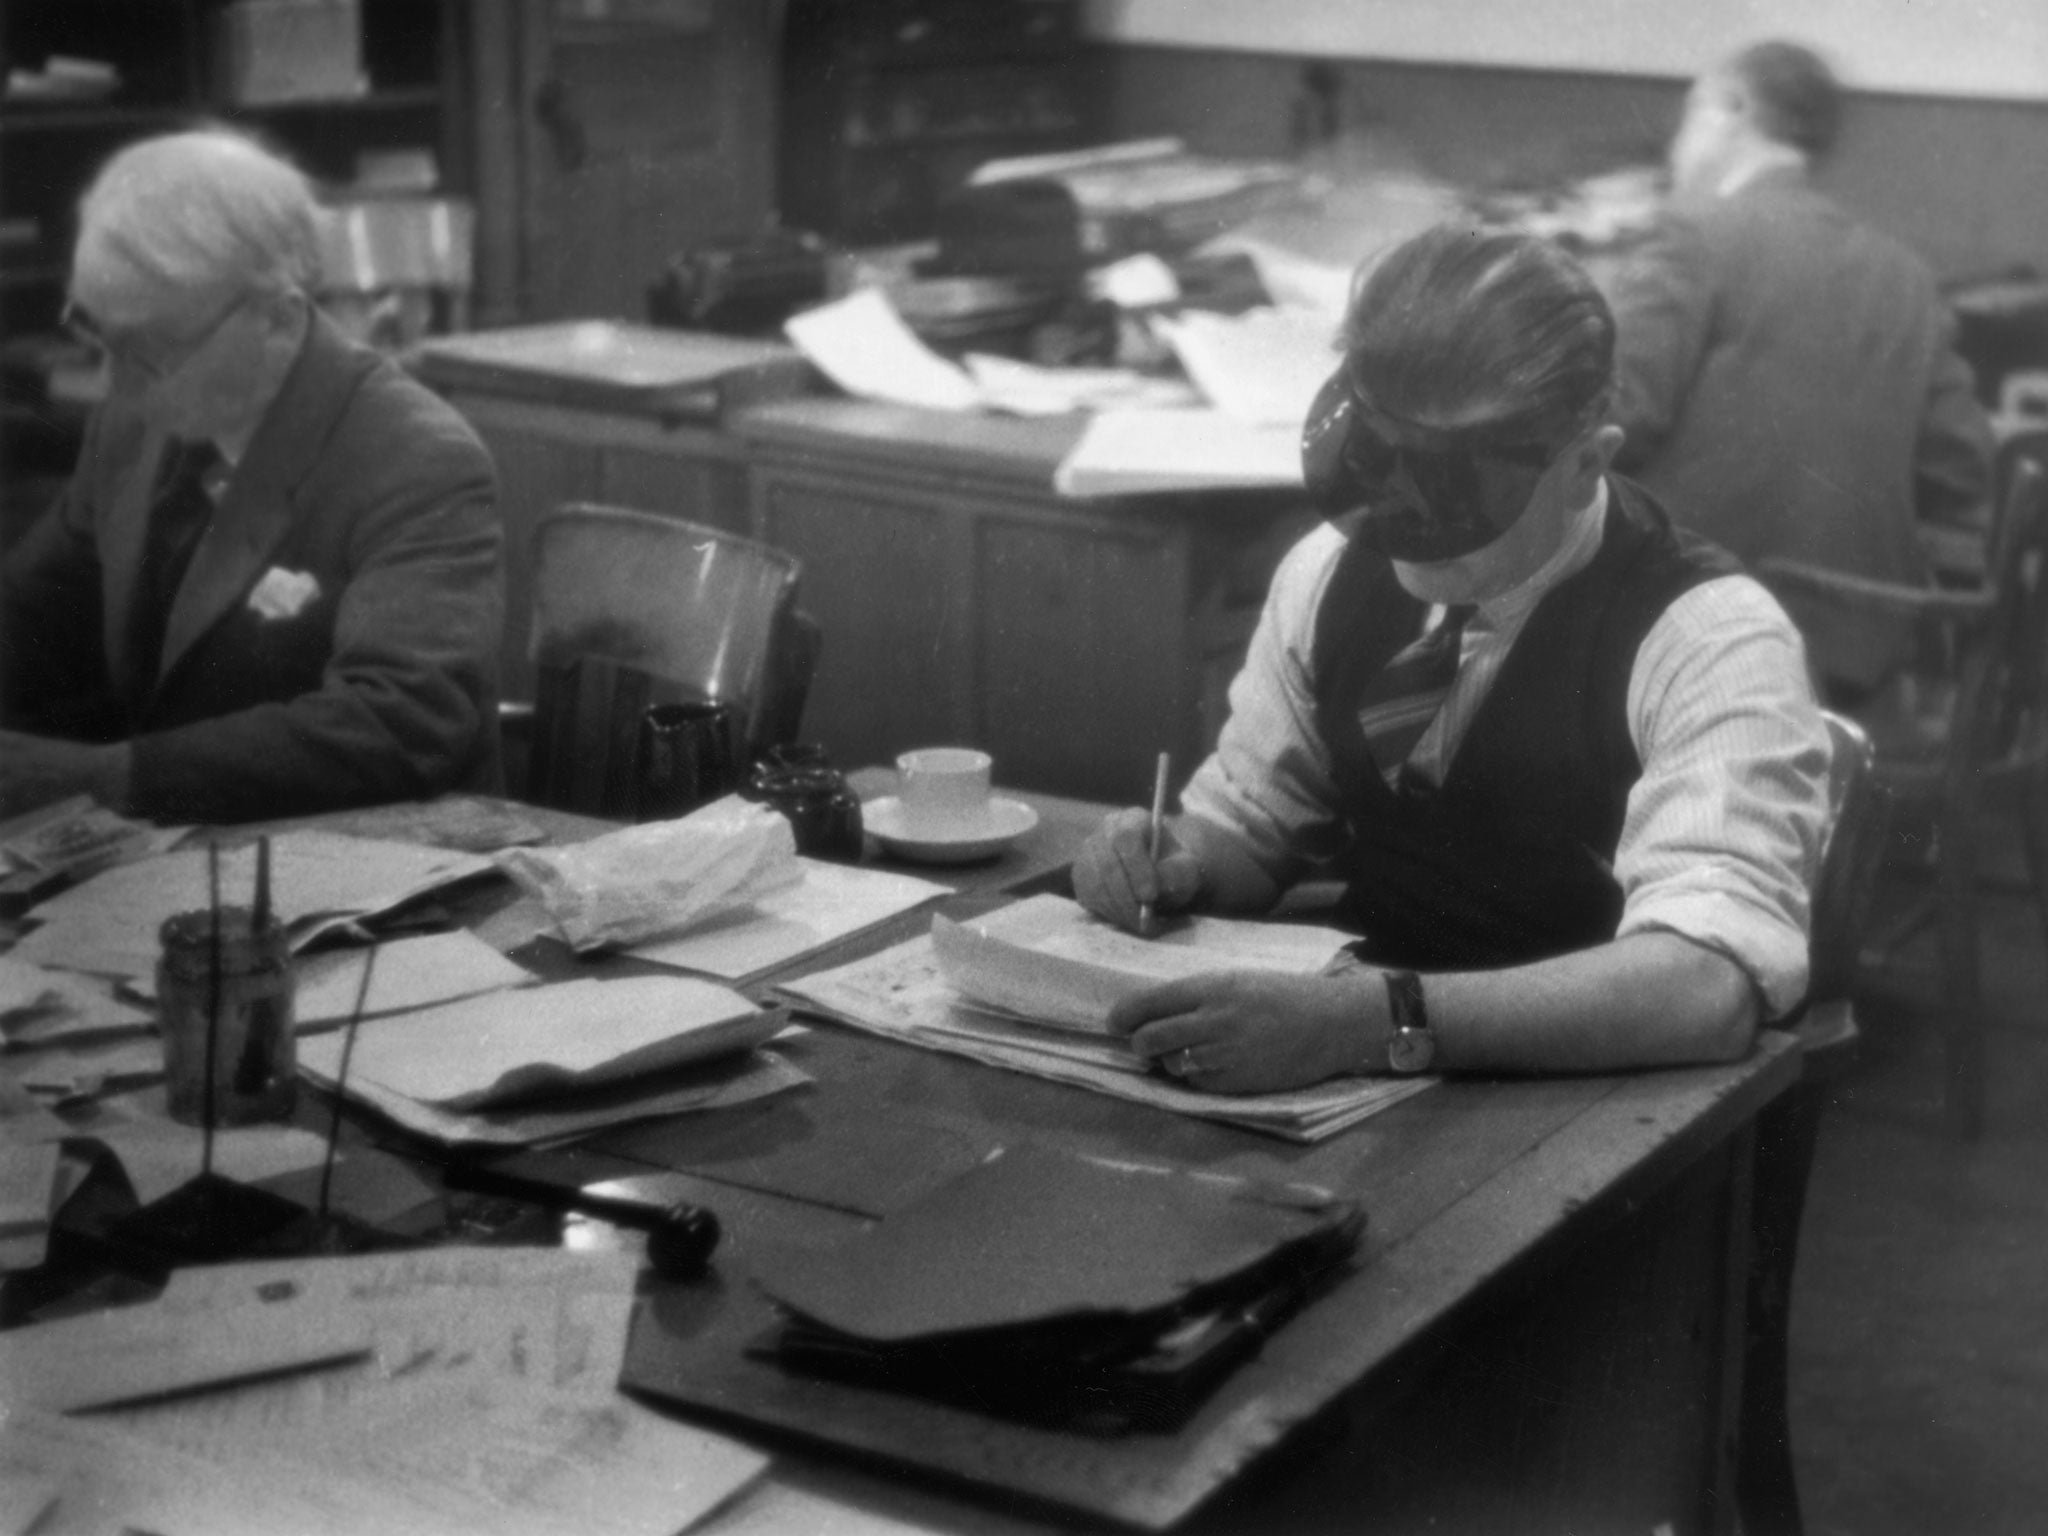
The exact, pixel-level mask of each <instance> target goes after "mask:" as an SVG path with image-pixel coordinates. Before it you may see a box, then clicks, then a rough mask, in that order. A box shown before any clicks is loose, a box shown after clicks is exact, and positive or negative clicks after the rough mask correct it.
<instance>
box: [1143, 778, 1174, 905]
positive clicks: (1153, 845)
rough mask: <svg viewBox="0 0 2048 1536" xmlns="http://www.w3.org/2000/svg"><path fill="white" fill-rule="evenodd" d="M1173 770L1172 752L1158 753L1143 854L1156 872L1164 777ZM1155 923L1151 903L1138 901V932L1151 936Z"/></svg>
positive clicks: (1161, 822) (1164, 795)
mask: <svg viewBox="0 0 2048 1536" xmlns="http://www.w3.org/2000/svg"><path fill="white" fill-rule="evenodd" d="M1172 771H1173V754H1172V753H1170V752H1162V753H1160V754H1159V767H1158V769H1157V771H1155V772H1154V773H1153V775H1152V820H1151V824H1150V826H1149V827H1148V828H1147V831H1146V846H1145V856H1146V857H1147V858H1148V859H1150V860H1151V861H1152V867H1153V869H1154V871H1155V872H1156V871H1157V869H1158V867H1159V834H1160V831H1161V830H1162V828H1163V827H1164V825H1165V822H1166V777H1167V775H1168V774H1169V773H1171V772H1172ZM1156 926H1157V925H1156V924H1155V923H1154V921H1153V917H1152V903H1151V902H1149V901H1141V902H1139V903H1138V932H1140V933H1142V934H1144V935H1145V936H1146V937H1148V938H1149V937H1151V935H1152V932H1153V930H1154V928H1155V927H1156Z"/></svg>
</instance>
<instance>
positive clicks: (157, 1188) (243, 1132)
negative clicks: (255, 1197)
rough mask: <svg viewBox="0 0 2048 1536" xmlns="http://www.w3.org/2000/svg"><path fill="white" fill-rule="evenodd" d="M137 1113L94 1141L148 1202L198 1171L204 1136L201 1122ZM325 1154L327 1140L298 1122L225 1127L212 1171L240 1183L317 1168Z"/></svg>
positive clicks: (100, 1129)
mask: <svg viewBox="0 0 2048 1536" xmlns="http://www.w3.org/2000/svg"><path fill="white" fill-rule="evenodd" d="M157 1116H158V1117H147V1116H138V1117H137V1118H134V1119H132V1120H129V1121H127V1122H125V1123H109V1122H103V1123H101V1124H99V1125H97V1126H95V1127H94V1128H93V1130H92V1131H91V1133H90V1134H91V1135H92V1137H93V1139H94V1140H96V1141H101V1142H104V1143H105V1144H106V1146H107V1149H108V1150H109V1151H111V1152H112V1153H113V1154H114V1155H115V1156H116V1157H118V1158H119V1159H120V1160H121V1167H122V1170H123V1171H124V1172H126V1173H127V1175H128V1182H129V1183H131V1184H133V1185H134V1186H135V1198H136V1199H137V1200H139V1201H141V1202H142V1203H143V1204H144V1205H147V1204H149V1203H150V1202H151V1201H152V1200H159V1199H162V1198H163V1197H164V1196H165V1195H167V1194H169V1193H170V1192H171V1191H172V1190H174V1189H176V1188H177V1187H178V1186H179V1185H180V1184H183V1183H185V1182H186V1181H187V1180H189V1179H191V1178H192V1177H193V1176H195V1175H196V1174H197V1173H198V1172H199V1163H200V1156H201V1146H202V1141H203V1138H202V1136H201V1134H200V1131H199V1128H198V1127H197V1126H191V1125H179V1124H178V1123H177V1122H176V1121H174V1120H171V1119H169V1118H167V1117H161V1116H162V1111H161V1109H159V1110H158V1111H157ZM326 1157H327V1139H326V1138H325V1137H324V1136H320V1135H317V1134H316V1133H314V1132H312V1131H309V1130H305V1129H302V1128H301V1127H299V1126H296V1125H235V1126H227V1127H225V1128H223V1129H222V1130H220V1131H219V1132H217V1133H216V1134H215V1136H214V1138H213V1170H214V1172H215V1173H218V1174H221V1175H223V1176H224V1177H227V1178H230V1179H233V1180H235V1181H236V1182H238V1183H242V1184H258V1183H261V1182H263V1181H264V1180H266V1179H274V1178H278V1177H280V1176H282V1175H284V1174H288V1173H295V1172H297V1171H298V1170H300V1169H303V1168H317V1167H319V1166H320V1164H321V1163H322V1162H324V1161H325V1160H326Z"/></svg>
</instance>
